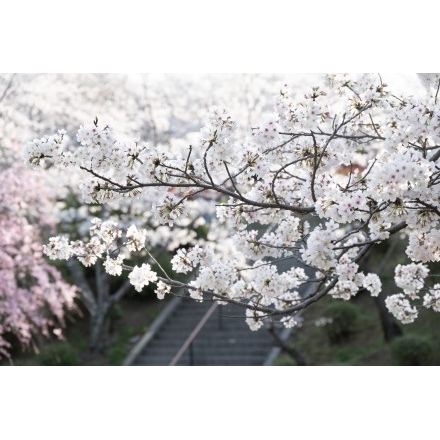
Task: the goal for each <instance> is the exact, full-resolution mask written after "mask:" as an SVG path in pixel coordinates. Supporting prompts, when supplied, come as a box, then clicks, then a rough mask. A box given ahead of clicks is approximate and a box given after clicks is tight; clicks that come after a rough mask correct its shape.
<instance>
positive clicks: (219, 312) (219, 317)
mask: <svg viewBox="0 0 440 440" xmlns="http://www.w3.org/2000/svg"><path fill="white" fill-rule="evenodd" d="M217 314H218V329H219V330H223V314H222V312H221V308H220V307H218V308H217Z"/></svg>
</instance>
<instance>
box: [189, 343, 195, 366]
mask: <svg viewBox="0 0 440 440" xmlns="http://www.w3.org/2000/svg"><path fill="white" fill-rule="evenodd" d="M189 366H190V367H194V342H191V344H190V346H189Z"/></svg>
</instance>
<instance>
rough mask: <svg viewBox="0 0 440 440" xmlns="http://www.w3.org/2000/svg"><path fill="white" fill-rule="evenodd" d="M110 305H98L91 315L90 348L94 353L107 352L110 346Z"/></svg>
mask: <svg viewBox="0 0 440 440" xmlns="http://www.w3.org/2000/svg"><path fill="white" fill-rule="evenodd" d="M109 311H110V307H109V305H107V304H101V305H98V306H97V307H96V310H95V311H94V313H93V314H91V315H90V341H89V346H90V350H91V351H92V352H93V353H100V354H105V353H106V352H107V349H108V347H109V338H110V322H109V316H108V315H109Z"/></svg>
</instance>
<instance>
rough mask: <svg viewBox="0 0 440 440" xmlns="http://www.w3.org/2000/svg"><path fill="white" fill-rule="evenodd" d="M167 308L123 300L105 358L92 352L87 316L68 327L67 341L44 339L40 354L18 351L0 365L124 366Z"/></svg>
mask: <svg viewBox="0 0 440 440" xmlns="http://www.w3.org/2000/svg"><path fill="white" fill-rule="evenodd" d="M165 305H166V302H164V301H158V300H154V299H150V298H148V299H147V298H145V297H140V296H137V297H131V298H130V297H129V298H124V299H123V300H122V301H121V302H120V303H119V304H118V305H117V306H116V308H115V309H114V311H113V313H112V324H111V337H110V348H109V350H108V352H107V353H106V354H105V355H103V354H92V353H90V351H89V349H88V331H89V322H88V320H87V317H86V316H83V317H82V318H81V317H78V316H76V317H74V318H72V319H73V321H72V322H71V323H70V324H69V325H68V326H67V329H66V331H65V341H58V340H47V339H42V340H41V341H40V343H39V348H38V351H39V352H38V354H35V353H34V352H33V351H29V352H25V353H22V352H20V351H19V350H18V349H17V350H15V352H14V353H13V357H12V361H8V360H3V361H2V362H1V363H0V365H11V364H12V365H29V366H31V365H121V364H122V362H123V361H124V359H125V357H126V356H127V354H128V352H129V351H130V349H131V347H133V345H134V344H135V343H136V342H137V341H138V339H139V338H140V337H141V336H142V335H143V334H144V333H145V332H146V331H147V329H148V326H149V325H150V324H151V322H153V320H154V319H155V318H156V316H157V315H158V314H159V313H160V311H161V310H162V308H163V307H164V306H165Z"/></svg>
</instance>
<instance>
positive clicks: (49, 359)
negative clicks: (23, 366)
mask: <svg viewBox="0 0 440 440" xmlns="http://www.w3.org/2000/svg"><path fill="white" fill-rule="evenodd" d="M38 361H39V364H40V365H46V366H67V365H72V366H73V365H80V359H79V356H78V353H77V351H76V350H75V348H73V347H72V346H71V345H69V344H68V343H61V342H60V343H58V344H55V345H53V346H51V347H48V348H45V349H44V350H43V351H42V352H41V353H40V355H39V356H38Z"/></svg>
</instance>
